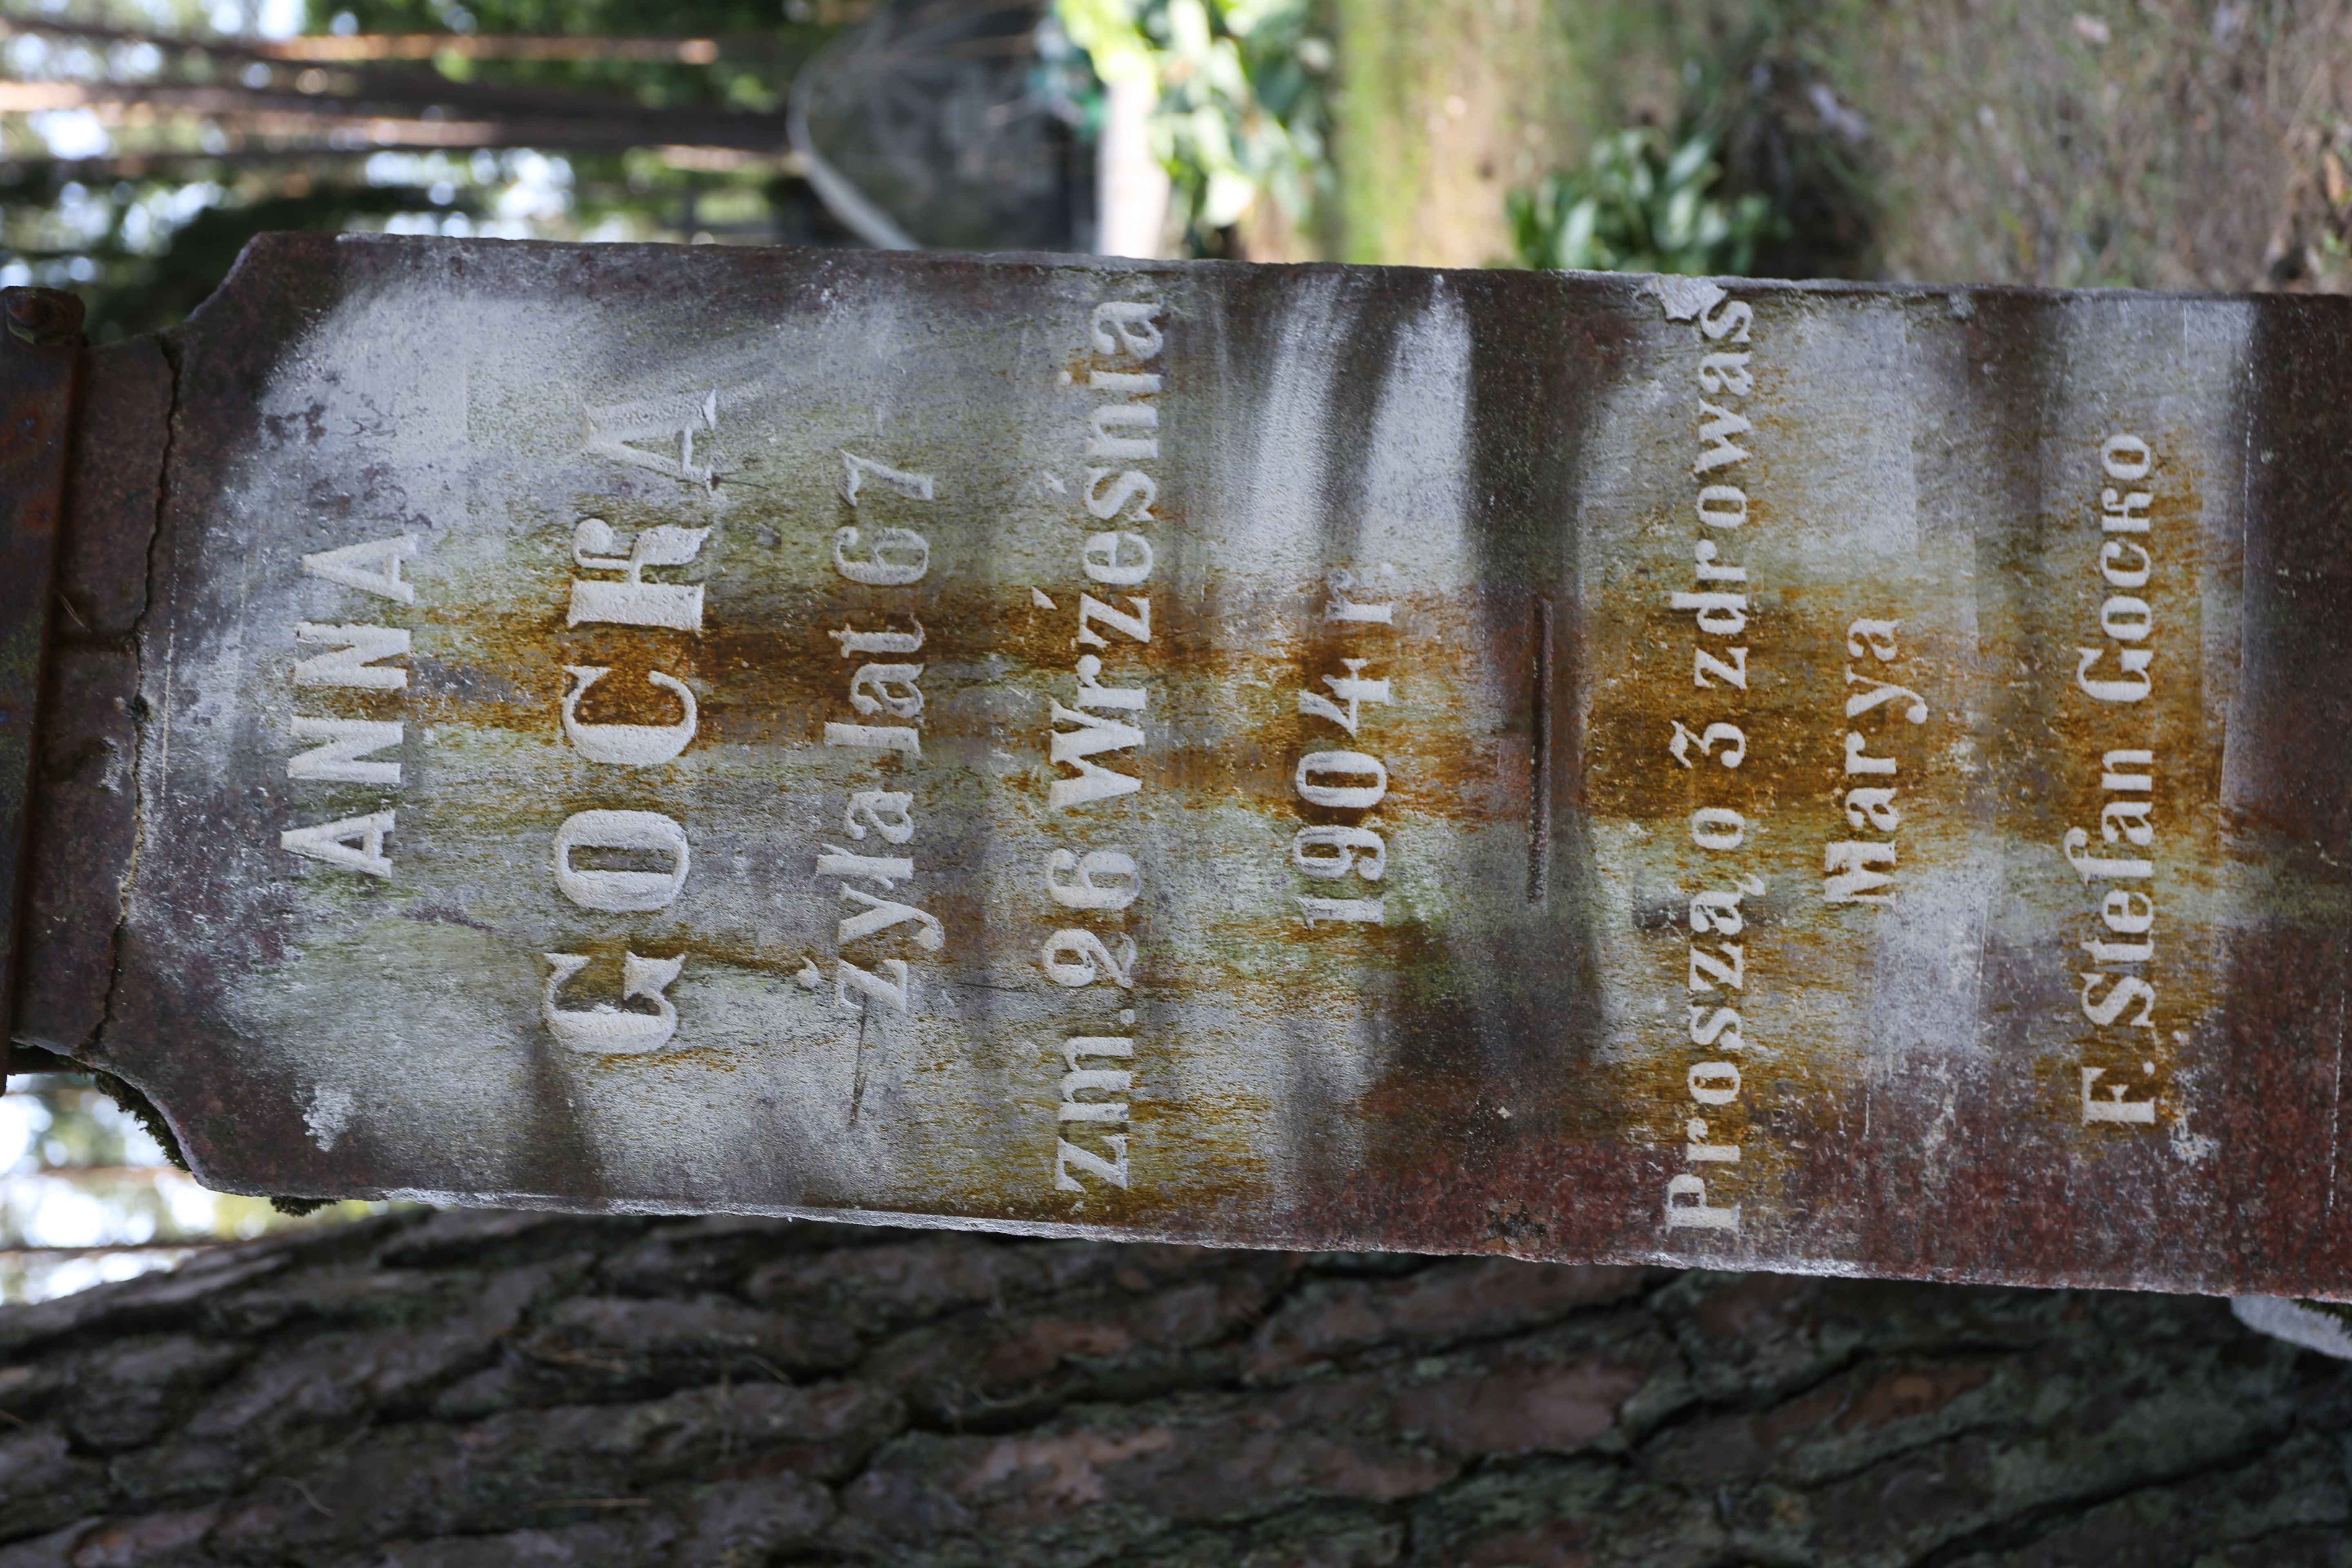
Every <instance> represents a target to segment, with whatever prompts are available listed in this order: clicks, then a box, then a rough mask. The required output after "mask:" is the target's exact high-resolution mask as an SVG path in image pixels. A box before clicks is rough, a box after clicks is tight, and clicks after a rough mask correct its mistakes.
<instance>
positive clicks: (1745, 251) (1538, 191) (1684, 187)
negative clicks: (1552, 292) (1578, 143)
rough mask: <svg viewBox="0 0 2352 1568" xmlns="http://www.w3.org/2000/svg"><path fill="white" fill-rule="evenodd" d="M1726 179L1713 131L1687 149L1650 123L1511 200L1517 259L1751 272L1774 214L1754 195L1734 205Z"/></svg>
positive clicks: (1575, 265) (1541, 264)
mask: <svg viewBox="0 0 2352 1568" xmlns="http://www.w3.org/2000/svg"><path fill="white" fill-rule="evenodd" d="M1722 179H1723V166H1722V165H1721V164H1720V163H1717V162H1716V159H1715V142H1714V140H1713V138H1711V137H1710V136H1708V135H1706V133H1704V132H1698V133H1694V134H1690V135H1687V136H1685V138H1684V139H1683V140H1682V141H1681V142H1679V144H1670V143H1669V141H1668V139H1667V137H1666V136H1665V135H1664V133H1663V132H1659V131H1656V130H1654V129H1652V128H1650V127H1646V126H1637V127H1633V128H1632V129H1628V130H1624V131H1619V132H1615V133H1613V134H1612V135H1608V136H1603V137H1602V138H1601V139H1600V141H1598V142H1595V143H1594V144H1593V148H1592V155H1591V162H1590V163H1589V164H1588V166H1587V167H1586V168H1584V169H1582V170H1580V171H1578V172H1575V173H1569V174H1551V175H1549V176H1548V177H1547V178H1545V179H1544V180H1543V181H1542V182H1540V183H1539V184H1537V185H1536V187H1535V188H1534V189H1533V190H1519V191H1513V192H1512V193H1511V194H1510V195H1509V196H1508V197H1507V198H1506V201H1507V210H1508V213H1509V216H1510V222H1511V236H1512V240H1513V242H1514V246H1515V248H1516V250H1517V256H1516V260H1517V264H1518V265H1519V266H1521V267H1538V268H1571V269H1574V270H1577V271H1584V272H1680V273H1687V274H1691V275H1694V276H1699V275H1716V276H1730V275H1736V274H1743V273H1745V272H1747V271H1748V268H1749V267H1750V265H1752V263H1753V262H1754V260H1755V256H1756V246H1757V242H1758V240H1759V239H1760V238H1761V237H1763V236H1764V235H1765V234H1766V233H1767V232H1768V230H1769V228H1770V227H1771V225H1772V221H1773V220H1772V215H1771V213H1770V211H1769V208H1768V206H1767V205H1766V203H1765V200H1764V198H1763V197H1762V196H1760V195H1754V194H1752V193H1751V194H1749V195H1744V196H1740V197H1738V198H1737V199H1736V200H1728V201H1727V200H1725V199H1724V198H1723V197H1722V196H1721V195H1719V194H1717V193H1718V189H1719V187H1720V185H1721V184H1722Z"/></svg>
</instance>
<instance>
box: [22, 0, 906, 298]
mask: <svg viewBox="0 0 2352 1568" xmlns="http://www.w3.org/2000/svg"><path fill="white" fill-rule="evenodd" d="M308 3H309V9H308V12H307V14H306V15H305V16H304V30H305V31H307V32H312V33H333V34H341V35H351V34H356V33H368V34H435V33H443V34H447V35H448V36H449V37H451V39H452V40H453V42H454V41H456V40H458V39H461V38H464V37H467V36H468V35H473V34H477V33H488V34H520V35H526V36H549V35H555V36H568V37H678V38H710V39H712V40H714V41H715V42H717V43H718V45H719V47H718V48H717V50H716V51H715V55H716V58H712V59H711V60H709V61H708V62H707V63H701V64H689V63H685V62H681V61H677V60H646V59H624V58H603V59H597V58H589V59H563V60H551V59H509V58H468V57H467V56H464V55H461V54H458V53H457V52H455V51H454V50H451V51H444V52H441V53H438V54H436V55H434V56H432V57H431V58H428V59H425V60H422V61H415V62H409V61H404V60H393V61H388V62H386V68H399V69H404V70H408V71H413V72H418V73H426V74H427V75H428V79H429V77H430V76H431V75H436V74H437V76H439V77H441V78H446V79H450V80H453V81H467V82H473V83H480V84H507V85H511V86H514V87H517V88H533V89H563V90H565V91H568V92H572V93H579V94H586V95H593V96H596V97H602V98H605V99H609V100H627V101H634V102H637V103H641V104H645V105H647V106H650V107H656V108H666V109H691V108H695V107H707V108H718V109H726V110H750V111H758V112H774V111H776V110H779V108H780V106H781V104H782V100H783V98H784V95H785V93H786V92H787V91H788V89H789V88H790V86H791V82H792V79H793V74H794V73H795V72H796V71H797V70H798V69H799V68H801V66H802V65H803V64H804V63H805V62H806V61H807V60H808V58H810V57H811V56H813V55H814V53H815V52H816V50H817V49H819V48H820V47H823V46H824V44H825V43H826V42H827V41H829V40H830V39H831V38H832V37H835V35H836V34H838V32H839V31H840V30H841V27H842V26H843V25H844V24H845V23H846V22H848V21H850V20H854V19H855V17H856V16H858V15H862V14H863V9H864V0H782V3H781V4H780V3H779V0H674V3H670V4H665V5H654V4H652V3H650V0H576V3H575V0H476V3H474V4H471V5H457V4H452V3H447V0H440V3H436V0H344V3H336V0H325V3H321V0H308ZM45 9H46V10H48V11H50V12H51V13H53V14H55V15H57V16H61V17H65V16H69V17H70V18H71V19H73V20H77V21H81V22H93V23H99V24H103V25H111V26H126V25H128V26H157V27H158V29H159V35H158V36H163V34H170V35H172V36H176V37H189V38H196V39H210V38H214V37H221V36H222V35H220V34H217V33H215V32H214V31H213V30H212V27H211V26H210V25H209V20H208V14H207V13H206V12H205V11H203V10H201V9H195V8H191V7H189V6H185V5H176V4H173V3H170V0H149V3H148V4H147V5H146V6H145V10H146V11H147V12H148V13H150V14H149V15H146V16H135V17H127V16H124V15H121V13H122V12H123V11H124V7H123V6H121V5H119V4H118V5H112V6H109V5H103V4H100V3H98V0H67V3H66V4H63V5H58V6H54V7H45ZM221 19H222V20H224V21H226V22H229V23H236V22H238V21H239V18H238V17H237V16H236V15H234V14H233V13H231V14H226V15H223V16H221ZM243 20H244V21H245V22H246V23H248V24H249V23H250V21H251V17H250V16H247V17H245V18H243ZM5 47H6V53H5V56H0V64H5V66H7V67H9V68H10V69H9V70H8V71H7V74H9V75H11V76H16V77H18V78H21V79H60V80H72V79H81V80H108V81H113V82H118V83H121V82H125V81H155V82H161V83H169V84H176V85H191V84H194V85H202V84H204V83H206V82H208V81H213V80H215V79H224V78H223V74H222V73H223V69H224V68H223V66H222V64H221V62H220V60H219V59H218V58H208V57H205V56H202V55H179V54H176V53H173V52H171V51H158V50H157V49H155V48H153V47H149V46H144V45H142V46H138V47H112V48H94V47H81V46H79V45H76V44H74V43H72V41H71V40H67V39H59V38H54V37H52V38H44V37H42V36H41V35H39V34H37V33H35V32H25V33H19V34H17V35H16V36H14V37H9V38H8V39H7V40H6V44H5ZM279 74H280V75H281V76H282V75H283V74H284V72H283V71H281V72H280V73H279ZM273 90H283V84H282V83H280V84H278V86H277V87H276V88H274V89H273ZM41 118H42V117H40V116H37V115H36V116H12V117H10V118H9V120H8V121H7V122H6V124H5V126H0V283H25V282H31V283H40V284H45V285H47V286H50V287H57V288H70V289H75V290H76V291H77V292H79V294H81V296H82V297H83V299H84V300H85V302H86V304H87V306H88V308H89V334H90V336H91V338H92V340H93V341H96V342H110V341H112V340H114V339H116V338H119V337H121V336H124V335H126V334H129V333H134V332H141V331H152V330H154V329H157V328H160V327H164V326H168V325H170V324H172V323H173V322H174V321H180V320H183V319H184V317H185V316H186V314H187V312H188V311H189V310H192V309H193V308H194V306H195V305H196V304H197V303H198V302H200V301H201V300H204V299H205V297H206V296H207V295H209V294H210V293H211V292H212V290H213V289H215V287H216V286H217V285H218V284H219V282H220V280H221V279H222V278H223V277H225V276H226V274H227V271H228V268H229V266H230V265H231V263H233V262H234V260H235V259H236V255H237V253H238V251H239V250H241V249H242V248H243V247H244V245H245V243H246V242H247V240H248V239H250V238H251V237H253V236H254V235H256V234H259V233H262V232H265V231H267V230H271V229H293V228H310V229H330V230H352V229H375V230H387V231H390V232H394V233H413V234H444V235H451V236H460V237H462V236H468V235H488V236H492V237H507V238H541V239H638V240H646V239H656V240H691V239H709V240H716V241H721V242H726V241H738V242H741V241H750V242H759V243H772V244H820V245H830V244H840V243H844V242H845V241H847V239H848V238H849V236H848V235H847V233H846V231H845V230H844V229H843V228H842V227H841V226H840V225H838V224H837V223H836V222H835V221H834V219H833V218H832V216H831V215H830V214H828V213H826V212H825V211H824V207H823V205H822V204H821V203H820V202H819V201H818V200H817V199H816V196H815V195H814V192H813V191H811V190H810V189H809V187H808V186H807V184H805V183H804V182H803V181H802V180H800V179H798V178H797V177H795V176H794V175H793V174H792V173H791V169H790V164H789V161H788V160H787V159H786V158H785V157H784V156H783V155H782V148H781V146H780V147H779V148H778V149H777V153H776V154H775V155H772V156H761V155H758V154H752V153H731V152H727V151H724V150H718V149H704V148H695V149H662V148H655V147H638V148H631V149H628V150H625V151H621V152H593V153H567V152H564V151H562V150H546V151H541V152H529V151H505V152H488V151H484V152H473V153H467V152H464V151H459V152H455V153H437V152H436V153H417V152H404V151H388V152H373V151H363V152H357V153H337V152H329V151H323V150H322V151H317V152H314V153H284V154H268V155H265V156H259V157H255V156H250V155H237V154H236V153H230V152H228V151H226V149H225V145H224V142H223V139H222V138H220V137H219V136H218V135H217V134H216V133H215V132H211V131H210V130H209V128H208V127H206V126H205V125H204V124H202V123H200V122H197V121H189V120H187V119H186V118H185V117H181V118H179V119H176V120H174V119H172V118H169V117H154V118H139V117H133V119H132V120H131V121H124V122H121V123H116V124H113V125H110V127H109V133H110V139H111V143H112V145H111V147H110V149H108V151H109V153H110V158H109V159H108V160H107V161H108V162H109V163H111V164H112V165H113V166H114V167H113V170H112V173H111V174H109V173H105V172H101V173H100V174H98V175H97V177H93V175H92V173H91V171H92V169H93V168H96V167H97V165H96V164H94V163H89V162H87V161H83V155H82V154H79V153H78V154H77V155H76V157H70V158H69V157H64V156H52V155H50V154H51V152H52V149H51V148H50V147H48V146H45V145H43V143H42V139H41V135H40V133H39V132H40V131H41V129H42V125H41ZM89 123H90V124H91V126H93V127H94V126H95V123H96V122H95V121H90V122H89ZM82 134H83V135H85V136H88V135H93V134H96V132H95V131H94V130H86V131H84V132H82ZM207 149H209V150H210V151H209V152H208V151H207Z"/></svg>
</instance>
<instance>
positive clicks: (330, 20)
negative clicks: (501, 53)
mask: <svg viewBox="0 0 2352 1568" xmlns="http://www.w3.org/2000/svg"><path fill="white" fill-rule="evenodd" d="M307 4H308V11H307V15H306V20H305V25H304V26H303V29H302V30H303V31H304V32H306V33H343V34H350V33H448V34H450V35H452V36H453V37H466V36H467V35H470V34H475V33H491V34H507V33H513V34H523V35H528V36H536V37H583V38H718V39H723V40H724V41H725V43H726V45H727V47H722V48H721V49H720V50H719V58H717V59H716V60H714V61H712V62H711V63H710V64H709V65H688V64H684V63H680V62H671V61H647V60H512V59H477V58H468V57H467V56H464V55H460V54H457V53H455V52H450V53H445V54H441V55H436V57H434V59H433V62H432V64H433V68H435V69H436V70H438V71H439V72H440V73H441V74H442V75H444V76H446V77H448V78H449V79H452V80H455V81H507V82H513V83H517V84H529V85H532V86H538V87H555V88H565V89H572V90H574V91H583V92H604V93H609V94H613V95H614V96H617V97H625V98H633V99H635V100H637V101H638V102H640V103H643V104H646V105H648V106H655V107H661V108H677V107H683V106H686V105H697V104H698V105H708V106H711V107H716V108H725V109H746V110H777V109H781V108H782V106H783V100H784V94H785V93H786V92H787V91H788V90H789V89H790V88H791V86H792V73H793V70H794V69H796V68H798V65H799V63H800V62H801V61H803V60H805V59H806V58H808V57H809V56H810V55H812V54H814V53H815V51H816V50H817V48H818V47H821V46H822V45H823V44H824V42H825V41H826V40H827V39H828V38H830V37H832V35H833V34H834V33H835V31H836V30H837V26H838V24H839V23H840V22H842V21H844V20H847V19H849V17H850V16H851V15H852V14H853V12H854V13H855V14H858V15H862V14H863V10H864V7H863V6H858V7H854V8H853V7H844V6H842V5H839V4H837V3H836V4H835V5H831V6H829V7H827V8H825V9H824V11H823V12H822V14H821V13H820V10H819V8H818V6H817V5H814V4H813V3H812V0H785V4H783V5H782V7H781V9H780V8H779V5H778V0H470V3H460V0H307Z"/></svg>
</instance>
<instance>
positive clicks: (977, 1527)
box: [0, 1213, 2352, 1568]
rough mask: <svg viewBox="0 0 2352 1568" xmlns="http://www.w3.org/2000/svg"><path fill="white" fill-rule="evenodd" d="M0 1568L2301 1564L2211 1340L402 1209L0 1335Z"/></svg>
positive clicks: (1795, 1292) (2293, 1458) (761, 1225)
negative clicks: (219, 1567)
mask: <svg viewBox="0 0 2352 1568" xmlns="http://www.w3.org/2000/svg"><path fill="white" fill-rule="evenodd" d="M0 1353H5V1355H6V1356H7V1357H8V1358H9V1359H10V1361H11V1362H12V1363H13V1364H11V1365H9V1366H8V1367H6V1369H5V1370H0V1417H5V1424H6V1426H5V1436H0V1541H5V1542H8V1543H9V1544H6V1545H5V1546H0V1568H35V1565H43V1568H58V1565H66V1564H72V1565H75V1568H96V1565H99V1564H106V1565H110V1568H134V1565H135V1568H165V1565H183V1564H185V1565H194V1564H212V1563H237V1564H269V1565H279V1564H286V1565H295V1564H299V1565H303V1568H310V1565H313V1564H316V1565H320V1568H326V1565H337V1568H342V1565H349V1568H360V1565H369V1568H395V1565H396V1568H475V1565H479V1568H505V1565H507V1564H515V1563H531V1564H583V1565H585V1564H611V1565H614V1568H621V1565H630V1568H635V1565H638V1564H679V1565H684V1564H712V1565H719V1564H730V1565H739V1568H751V1565H754V1564H767V1563H828V1564H850V1563H859V1564H864V1563H873V1564H882V1563H888V1564H893V1565H898V1564H905V1565H909V1568H928V1565H939V1568H948V1565H964V1564H970V1565H974V1568H978V1565H982V1564H985V1565H988V1568H1006V1565H1028V1564H1036V1565H1039V1568H1045V1565H1046V1564H1052V1565H1055V1568H1077V1565H1081V1564H1093V1563H1118V1564H1121V1565H1123V1568H1129V1565H1132V1568H1144V1565H1150V1568H1179V1565H1183V1568H1192V1565H1199V1568H1209V1565H1219V1568H1222V1565H1225V1564H1242V1565H1246V1568H1358V1565H1361V1568H1371V1565H1375V1564H1400V1565H1402V1564H1412V1565H1415V1568H1423V1565H1425V1568H1437V1565H1446V1568H1512V1565H1523V1568H1571V1565H1573V1568H1602V1565H1618V1564H1622V1565H1625V1568H1634V1565H1639V1568H1677V1565H1690V1568H1708V1565H1720V1568H1735V1565H1738V1568H1748V1565H1762V1564H1783V1563H1787V1564H1799V1563H1825V1564H1827V1563H1835V1564H1887V1565H1895V1564H1904V1565H1909V1564H1917V1565H1920V1568H1990V1565H1992V1564H2014V1565H2017V1568H2026V1565H2029V1564H2030V1565H2033V1568H2058V1565H2060V1564H2077V1563H2079V1564H2089V1563H2128V1564H2132V1565H2134V1568H2165V1565H2169V1564H2179V1565H2181V1568H2231V1565H2249V1568H2251V1565H2254V1564H2260V1565H2261V1568H2301V1565H2305V1564H2321V1563H2331V1564H2334V1563H2352V1545H2347V1520H2352V1485H2347V1451H2352V1365H2347V1364H2344V1363H2336V1362H2331V1361H2327V1360H2326V1359H2324V1358H2321V1357H2317V1356H2314V1355H2311V1354H2308V1353H2305V1352H2296V1351H2295V1350H2294V1349H2292V1348H2291V1347H2289V1346H2286V1345H2284V1344H2282V1343H2279V1342H2274V1341H2270V1340H2266V1339H2263V1338H2262V1337H2260V1336H2257V1335H2255V1334H2252V1333H2251V1332H2250V1331H2246V1330H2244V1329H2242V1327H2240V1326H2239V1325H2238V1324H2237V1323H2236V1322H2235V1321H2233V1320H2232V1319H2231V1315H2230V1312H2229V1310H2228V1307H2227V1305H2226V1303H2223V1302H2221V1301H2218V1300H2200V1299H2190V1298H2172V1297H2162V1296H2136V1295H2125V1294H2112V1293H2110V1294H2101V1293H2092V1292H2071V1291H2032V1290H2010V1289H1973V1288H1960V1287H1948V1286H1927V1285H1914V1284H1888V1283H1876V1282H1866V1281H1853V1280H1830V1279H1792V1278H1780V1277H1773V1276H1765V1275H1747V1276H1741V1275H1732V1274H1705V1273H1691V1274H1673V1273H1668V1272H1664V1271H1658V1270H1643V1269H1633V1268H1567V1267H1559V1266H1548V1265H1534V1264H1523V1263H1517V1262H1513V1261H1508V1260H1502V1259H1431V1258H1407V1257H1377V1256H1353V1255H1328V1254H1325V1255H1297V1254H1282V1253H1247V1252H1212V1251H1203V1250H1201V1249H1197V1248H1190V1247H1161V1246H1147V1245H1111V1244H1100V1243H1076V1242H1033V1241H1021V1240H1008V1239H1002V1238H996V1237H980V1236H967V1235H957V1234H940V1233H919V1232H905V1231H893V1230H883V1229H864V1228H858V1227H852V1226H829V1225H813V1224H794V1223H790V1222H778V1221H760V1220H743V1219H733V1218H711V1219H700V1220H675V1221H647V1220H631V1219H599V1220H589V1219H580V1218H572V1217H564V1216H556V1215H521V1214H497V1213H451V1214H437V1215H401V1216H394V1217H388V1218H385V1219H383V1220H378V1221H370V1222H365V1223H362V1224H359V1225H355V1226H340V1227H333V1228H325V1229H320V1230H318V1231H311V1232H306V1233H299V1234H297V1235H294V1236H291V1237H281V1238H275V1239H271V1240H268V1241H264V1242H261V1243H257V1244H253V1245H249V1246H244V1247H232V1248H225V1249H223V1250H221V1251H219V1252H216V1253H211V1254H207V1255H205V1256H203V1257H201V1258H198V1259H197V1260H195V1261H194V1262H192V1263H190V1264H189V1265H188V1266H186V1267H185V1268H183V1269H181V1270H180V1271H179V1272H177V1273H175V1274H169V1275H155V1276H149V1277H147V1278H144V1279H137V1280H133V1281H130V1282H128V1283H125V1284H122V1285H119V1286H112V1287H107V1288H104V1289H98V1290H93V1291H89V1292H88V1293H86V1294H83V1295H79V1296H75V1297H69V1298H67V1299H64V1300H58V1301H53V1302H49V1303H46V1304H43V1305H39V1306H33V1307H18V1308H14V1309H9V1310H5V1311H0Z"/></svg>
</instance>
